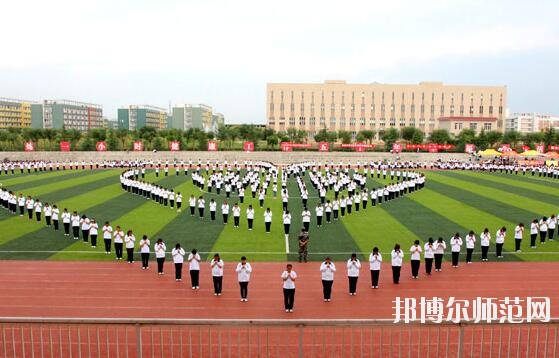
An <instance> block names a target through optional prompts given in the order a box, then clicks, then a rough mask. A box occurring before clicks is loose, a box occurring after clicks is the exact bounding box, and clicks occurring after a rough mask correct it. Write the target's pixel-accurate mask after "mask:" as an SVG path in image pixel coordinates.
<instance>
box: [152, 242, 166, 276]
mask: <svg viewBox="0 0 559 358" xmlns="http://www.w3.org/2000/svg"><path fill="white" fill-rule="evenodd" d="M166 250H167V246H165V243H164V242H163V240H162V239H157V242H156V243H155V245H154V246H153V251H155V259H156V260H157V274H158V275H163V273H164V272H163V265H164V263H165V251H166Z"/></svg>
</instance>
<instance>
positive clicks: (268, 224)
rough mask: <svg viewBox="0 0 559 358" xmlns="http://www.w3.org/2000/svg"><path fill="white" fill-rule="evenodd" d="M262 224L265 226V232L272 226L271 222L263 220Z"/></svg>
mask: <svg viewBox="0 0 559 358" xmlns="http://www.w3.org/2000/svg"><path fill="white" fill-rule="evenodd" d="M264 226H266V232H270V227H271V226H272V223H271V222H265V223H264Z"/></svg>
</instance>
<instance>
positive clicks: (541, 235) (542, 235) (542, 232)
mask: <svg viewBox="0 0 559 358" xmlns="http://www.w3.org/2000/svg"><path fill="white" fill-rule="evenodd" d="M546 236H547V231H540V242H545V238H546Z"/></svg>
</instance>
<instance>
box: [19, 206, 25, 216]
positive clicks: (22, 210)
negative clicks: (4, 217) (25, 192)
mask: <svg viewBox="0 0 559 358" xmlns="http://www.w3.org/2000/svg"><path fill="white" fill-rule="evenodd" d="M23 213H25V206H20V207H19V215H21V216H23Z"/></svg>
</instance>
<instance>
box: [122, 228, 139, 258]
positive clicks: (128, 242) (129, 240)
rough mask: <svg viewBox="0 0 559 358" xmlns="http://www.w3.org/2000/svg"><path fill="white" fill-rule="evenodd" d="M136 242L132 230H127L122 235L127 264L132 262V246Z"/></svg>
mask: <svg viewBox="0 0 559 358" xmlns="http://www.w3.org/2000/svg"><path fill="white" fill-rule="evenodd" d="M135 244H136V237H135V236H134V234H133V233H132V230H128V232H127V233H126V236H124V246H126V261H128V263H129V264H133V263H134V246H135Z"/></svg>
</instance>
